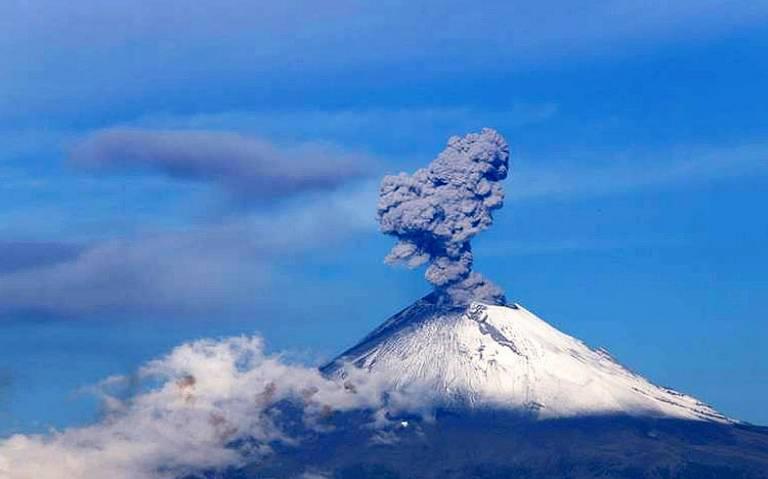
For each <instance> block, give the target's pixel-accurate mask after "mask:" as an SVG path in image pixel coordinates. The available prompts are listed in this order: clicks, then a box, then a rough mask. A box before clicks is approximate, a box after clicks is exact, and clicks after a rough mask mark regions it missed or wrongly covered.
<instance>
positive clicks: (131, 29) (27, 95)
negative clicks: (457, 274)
mask: <svg viewBox="0 0 768 479" xmlns="http://www.w3.org/2000/svg"><path fill="white" fill-rule="evenodd" d="M255 5H256V4H254V3H253V2H245V1H220V2H215V4H214V3H213V2H197V3H196V4H193V5H190V4H189V2H182V1H174V0H163V1H159V2H152V5H151V6H150V5H149V3H146V2H144V3H142V2H128V1H125V2H122V1H118V2H109V4H108V5H107V4H103V3H98V2H88V1H75V2H49V1H43V0H41V1H37V2H21V1H8V2H3V5H2V6H0V28H2V29H3V31H4V34H3V35H2V37H1V38H0V58H2V59H3V60H2V64H3V66H2V68H0V195H1V197H2V202H0V435H7V434H9V433H12V432H28V431H40V430H46V429H47V428H48V427H49V426H56V427H63V426H67V425H72V424H81V423H85V422H88V421H90V420H92V419H93V418H95V417H97V416H98V414H99V406H98V403H97V401H96V398H94V397H92V396H91V395H89V394H88V392H87V389H88V386H89V385H92V384H95V383H96V382H98V381H100V380H101V379H103V378H105V377H107V376H109V375H113V374H126V373H130V372H131V371H133V370H134V369H135V368H136V367H137V366H138V365H140V364H141V363H143V362H145V361H147V360H149V359H151V358H153V357H156V356H158V355H160V354H163V353H164V352H165V351H167V350H169V349H170V348H172V347H173V346H175V345H177V344H179V343H181V342H183V341H186V340H190V339H195V338H201V337H211V336H213V337H216V336H224V335H233V334H240V333H252V332H255V331H258V332H260V333H261V334H263V335H264V337H265V338H266V340H267V343H268V345H269V347H270V348H272V349H274V350H285V351H289V354H290V355H294V356H296V357H297V358H301V359H303V360H305V361H309V362H312V361H315V362H316V361H320V360H322V359H323V358H327V357H329V356H331V355H332V354H333V353H334V352H337V351H339V350H341V349H342V348H344V347H346V346H349V345H350V344H351V343H353V342H354V341H355V340H356V339H357V338H359V337H360V336H361V335H363V334H365V333H366V332H367V331H368V330H370V329H371V328H372V327H374V326H375V325H376V324H378V323H379V322H380V321H382V320H383V319H385V318H386V317H387V316H389V315H390V314H392V313H394V312H395V311H397V310H399V309H400V308H402V307H404V306H406V305H407V304H409V302H411V301H412V300H414V299H416V298H418V297H419V296H420V295H423V294H424V293H426V292H427V291H428V290H429V286H428V285H427V283H426V282H425V281H423V279H422V277H421V274H420V273H419V272H409V271H405V270H401V269H392V268H389V267H387V266H385V265H384V264H383V261H382V259H383V256H384V255H385V254H386V253H387V251H388V249H389V247H391V245H392V241H391V239H389V238H385V237H383V236H381V235H380V234H379V233H378V232H377V229H376V224H375V219H374V214H375V202H376V189H377V185H378V180H379V178H380V177H381V175H383V174H385V173H394V172H399V171H412V170H413V169H415V168H417V167H419V166H421V165H424V164H426V163H427V162H428V161H429V160H430V159H431V158H432V157H433V156H434V155H435V154H436V153H438V152H439V151H440V150H441V149H442V148H443V146H444V144H445V142H446V140H447V139H448V137H449V136H451V135H454V134H464V133H467V132H470V131H474V130H477V129H479V128H481V127H484V126H489V127H493V128H496V129H498V130H499V131H500V132H502V133H503V134H504V135H505V136H506V138H507V140H508V141H509V143H510V145H511V151H512V170H511V175H510V178H509V179H508V180H507V182H506V185H505V186H506V190H507V198H508V200H507V202H506V205H505V207H504V209H503V210H500V211H498V212H497V213H496V215H495V216H496V223H495V224H494V226H493V228H492V229H490V230H489V231H487V232H485V233H483V234H482V235H480V236H479V237H478V238H477V239H476V240H475V242H474V250H475V254H476V258H477V266H476V269H477V270H479V271H482V272H483V274H485V275H486V276H488V277H490V278H492V279H493V280H494V281H495V282H496V283H498V284H500V285H501V286H503V287H504V288H505V290H506V292H507V296H508V297H509V298H510V299H512V300H515V301H519V302H521V303H523V304H525V305H526V306H527V307H529V308H530V309H532V310H534V311H535V312H537V313H538V314H539V315H540V316H542V317H543V318H545V319H547V320H548V321H551V322H552V323H553V324H555V325H556V326H558V327H559V328H561V329H563V330H564V331H566V332H568V333H570V334H573V335H575V336H577V337H579V338H581V339H583V340H585V341H586V342H587V343H589V344H591V345H593V346H602V347H605V348H607V349H608V350H610V351H611V352H612V353H613V354H614V355H615V356H616V357H617V358H618V359H619V360H621V361H622V362H624V363H625V364H627V365H628V366H630V367H631V368H633V369H635V370H637V371H638V372H641V373H642V374H644V375H646V376H648V377H649V378H651V379H652V380H653V381H655V382H658V383H662V384H665V385H669V386H673V387H675V388H677V389H680V390H682V391H685V392H688V393H691V394H694V395H695V396H697V397H699V398H701V399H703V400H704V401H707V402H709V403H711V404H712V405H713V406H715V407H716V408H718V409H720V410H722V411H723V412H725V413H726V414H729V415H732V416H734V417H737V418H740V419H744V420H748V421H753V422H756V423H762V424H768V410H766V408H765V406H764V398H765V397H766V395H768V379H767V378H768V360H766V355H765V353H764V351H763V347H764V344H766V342H767V341H768V323H766V321H765V316H766V313H768V303H767V302H766V300H765V298H766V292H768V279H767V278H766V274H765V271H766V268H768V253H766V251H765V247H764V246H765V244H766V240H768V220H766V218H765V214H763V205H765V204H766V201H767V200H768V188H766V187H767V186H768V126H766V125H768V122H766V121H765V112H766V111H768V94H766V92H765V87H764V85H766V84H768V59H766V56H765V51H766V47H768V33H766V32H767V31H768V30H766V28H765V27H766V23H768V3H767V2H764V1H754V0H752V1H733V2H727V3H726V2H715V1H709V2H708V1H697V2H689V1H678V2H674V5H669V4H667V3H666V2H648V1H633V0H627V1H623V2H613V3H611V4H605V2H591V1H589V2H580V3H579V6H578V7H574V6H573V5H571V4H569V3H567V2H561V1H546V2H536V3H535V6H534V3H533V2H530V3H529V5H521V4H511V3H510V2H488V3H487V4H485V5H484V7H483V8H481V9H479V8H477V6H476V5H475V6H473V5H471V4H469V3H467V2H461V1H448V2H431V1H427V2H422V3H420V4H419V5H416V6H414V4H413V2H400V1H385V2H356V1H352V0H349V1H347V0H342V1H338V2H332V3H330V4H327V5H326V7H325V8H324V9H323V10H321V11H317V9H316V8H313V4H312V3H311V2H303V1H288V2H274V3H272V4H265V3H264V2H260V4H259V5H258V7H257V6H255ZM157 135H159V137H160V138H161V139H162V141H161V142H160V144H162V145H164V146H163V147H162V148H166V149H158V148H160V147H158V146H157V145H158V142H157V141H155V140H154V139H156V138H157V137H158V136H157ZM169 138H171V139H172V141H171V140H169ZM168 145H170V146H168ZM190 145H192V146H190ZM201 145H205V146H201ZM137 151H139V152H140V153H136V152H137ZM126 152H127V153H126ZM131 155H134V156H131ZM136 155H138V156H139V157H140V158H141V159H143V160H142V161H134V160H135V159H136V157H137V156H136ZM179 157H184V158H190V157H193V158H195V162H196V163H195V165H196V166H195V168H193V169H184V168H181V169H180V168H179V166H178V164H177V163H176V160H177V159H178V158H179ZM126 158H127V159H126ZM147 158H149V159H152V160H154V159H157V158H160V159H161V160H162V161H160V160H158V161H148V160H147ZM243 158H245V159H246V160H244V159H243ZM251 158H254V160H253V161H252V162H251V161H250V159H251ZM132 159H133V160H132Z"/></svg>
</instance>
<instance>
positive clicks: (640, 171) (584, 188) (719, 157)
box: [506, 143, 768, 201]
mask: <svg viewBox="0 0 768 479" xmlns="http://www.w3.org/2000/svg"><path fill="white" fill-rule="evenodd" d="M765 174H768V144H764V143H752V144H744V145H739V146H730V147H704V146H690V147H677V148H669V149H663V150H659V151H654V152H650V153H649V152H639V153H627V152H616V153H614V154H611V153H608V154H606V153H602V154H601V155H600V156H599V157H597V158H595V155H586V156H584V157H582V158H580V159H570V160H569V161H567V162H566V161H559V162H557V163H555V164H552V163H550V164H548V165H546V166H540V165H536V164H533V159H531V158H525V159H523V160H521V161H519V162H518V164H517V165H515V166H513V168H512V173H511V175H510V180H509V185H508V186H507V189H506V191H507V198H509V199H510V200H511V201H519V200H529V199H541V200H547V199H563V198H574V197H593V196H604V195H613V194H622V193H629V192H636V191H643V190H649V189H659V188H681V187H687V186H694V185H699V184H702V183H707V182H716V181H722V180H726V179H731V178H739V177H745V176H751V175H765Z"/></svg>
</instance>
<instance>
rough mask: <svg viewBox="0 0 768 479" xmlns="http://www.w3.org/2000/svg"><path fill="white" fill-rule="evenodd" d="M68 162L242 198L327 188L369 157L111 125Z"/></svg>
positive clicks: (357, 171)
mask: <svg viewBox="0 0 768 479" xmlns="http://www.w3.org/2000/svg"><path fill="white" fill-rule="evenodd" d="M70 158H71V161H72V162H73V163H74V164H75V165H77V166H80V167H83V168H87V169H91V170H93V171H102V172H131V171H139V172H140V171H144V172H158V173H161V174H164V175H168V176H170V177H173V178H178V179H183V180H196V181H210V182H214V183H216V184H218V185H220V186H221V187H223V188H225V189H227V190H229V191H231V192H233V193H235V194H236V195H238V196H240V197H243V198H247V199H258V200H271V199H276V198H281V197H285V196H290V195H293V194H297V193H302V192H306V191H317V190H328V189H333V188H337V187H339V186H340V185H342V184H344V183H347V182H349V181H350V180H353V179H359V178H361V177H363V176H364V175H365V174H366V173H367V172H368V170H369V168H370V161H369V159H368V158H367V157H365V156H364V155H361V154H353V153H349V152H344V151H342V150H340V149H339V148H336V147H333V146H331V145H323V144H309V143H307V144H302V145H298V146H290V147H278V146H275V145H273V144H271V143H269V142H267V141H265V140H262V139H259V138H255V137H250V136H243V135H240V134H237V133H227V132H216V131H204V130H197V131H194V130H165V131H152V130H145V129H137V128H115V129H109V130H103V131H98V132H96V133H94V134H92V135H91V136H89V137H87V138H86V139H84V140H83V141H81V142H80V143H78V144H77V145H76V146H75V147H74V148H73V149H72V151H71V156H70Z"/></svg>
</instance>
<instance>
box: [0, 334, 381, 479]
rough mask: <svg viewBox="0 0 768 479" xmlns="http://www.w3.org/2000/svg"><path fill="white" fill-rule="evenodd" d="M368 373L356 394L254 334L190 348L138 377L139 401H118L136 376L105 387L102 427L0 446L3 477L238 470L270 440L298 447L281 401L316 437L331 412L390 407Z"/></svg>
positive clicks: (129, 476) (164, 477)
mask: <svg viewBox="0 0 768 479" xmlns="http://www.w3.org/2000/svg"><path fill="white" fill-rule="evenodd" d="M368 376H369V375H363V374H361V375H359V377H357V376H354V375H353V376H352V377H351V378H350V379H349V381H352V382H354V384H355V387H354V388H350V387H345V385H344V384H341V383H338V382H334V381H330V380H328V379H325V378H324V377H323V376H322V375H321V374H320V373H319V371H318V370H317V369H314V368H305V367H301V366H296V365H290V364H287V363H286V362H285V361H283V360H282V359H281V358H280V357H279V356H270V355H266V354H265V353H264V348H263V344H262V341H261V340H260V339H259V338H255V337H236V338H230V339H224V340H210V339H206V340H200V341H196V342H193V343H187V344H183V345H181V346H179V347H177V348H175V349H174V350H173V351H172V352H171V353H170V354H168V355H167V356H165V357H163V358H161V359H158V360H155V361H152V362H150V363H148V364H147V365H146V366H144V367H143V368H142V369H141V370H140V371H139V373H138V375H137V379H138V381H139V384H140V386H139V388H140V392H139V393H138V394H136V395H133V396H131V397H128V398H126V399H121V398H119V397H117V396H115V395H112V394H110V391H113V390H115V388H116V386H119V385H120V383H121V382H123V381H128V378H110V379H108V380H107V381H105V382H104V383H103V384H102V387H101V390H102V391H104V399H105V404H106V406H107V413H106V416H105V417H104V418H103V419H102V420H101V421H100V422H99V423H97V424H94V425H91V426H88V427H82V428H72V429H67V430H64V431H60V432H52V433H50V434H47V435H15V436H12V437H10V438H8V439H6V440H4V441H0V477H3V478H7V479H91V478H97V477H103V478H110V479H170V478H174V477H177V476H178V475H182V474H185V473H190V472H192V471H200V470H207V469H220V468H225V467H228V466H237V465H240V464H242V463H244V462H245V461H254V460H257V459H258V458H259V457H263V456H264V455H267V454H270V453H271V448H270V443H282V444H284V445H300V438H298V437H294V436H291V435H289V434H288V433H287V432H286V431H285V430H284V429H283V428H282V427H281V422H280V418H281V415H280V414H278V413H277V409H276V408H277V407H278V406H277V405H278V403H281V401H286V400H287V401H291V402H292V403H294V404H296V405H299V406H300V408H301V409H300V410H301V411H302V412H301V414H302V415H303V416H302V417H303V421H304V424H305V426H306V427H307V428H310V429H312V430H317V431H321V430H322V429H323V426H322V425H323V422H324V420H325V419H324V418H327V417H328V415H329V414H330V413H331V412H334V411H347V410H350V409H361V408H370V409H379V408H382V407H385V405H384V403H383V400H382V395H381V388H380V386H379V385H378V384H377V383H375V382H373V380H372V379H371V378H369V377H368ZM379 417H380V418H383V415H379ZM385 423H386V421H383V422H382V423H381V424H385ZM235 441H241V442H240V444H239V446H238V447H233V442H235ZM307 477H312V476H311V475H310V476H307Z"/></svg>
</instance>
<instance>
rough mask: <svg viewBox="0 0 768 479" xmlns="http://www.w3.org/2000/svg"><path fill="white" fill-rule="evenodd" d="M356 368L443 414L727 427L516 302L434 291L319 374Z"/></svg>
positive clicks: (689, 400)
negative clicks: (507, 413) (446, 296)
mask: <svg viewBox="0 0 768 479" xmlns="http://www.w3.org/2000/svg"><path fill="white" fill-rule="evenodd" d="M345 365H347V367H348V365H352V366H353V367H355V368H360V369H363V370H365V371H367V372H368V373H370V374H372V375H376V376H379V377H380V380H381V382H383V383H384V384H385V387H386V388H387V389H388V390H392V391H408V390H419V391H424V392H425V393H426V394H430V395H432V396H434V397H433V398H432V399H433V400H434V401H436V402H437V403H438V404H440V405H443V406H445V407H461V406H466V407H471V408H500V409H508V410H512V411H516V412H518V413H525V414H528V415H531V416H533V417H535V418H539V419H552V418H562V417H574V416H584V415H607V414H625V415H629V416H652V417H673V418H679V419H691V420H703V421H713V422H719V423H727V422H730V420H729V419H728V418H726V417H725V416H723V415H722V414H720V413H718V412H717V411H715V410H714V409H712V408H711V407H709V406H707V405H706V404H704V403H702V402H700V401H698V400H696V399H695V398H692V397H690V396H687V395H685V394H681V393H679V392H677V391H674V390H672V389H667V388H662V387H659V386H655V385H653V384H651V383H650V382H649V381H647V380H646V379H644V378H643V377H641V376H639V375H637V374H634V373H632V372H631V371H629V370H628V369H627V368H625V367H623V366H621V365H620V364H619V363H618V362H616V361H615V360H614V359H613V357H611V355H610V354H609V353H608V352H607V351H605V350H603V349H591V348H589V347H588V346H586V345H585V344H584V343H583V342H581V341H579V340H577V339H575V338H573V337H571V336H568V335H567V334H564V333H562V332H560V331H558V330H557V329H555V328H553V327H552V326H550V325H549V324H548V323H546V322H545V321H543V320H541V319H540V318H538V317H537V316H536V315H535V314H533V313H531V312H530V311H528V310H527V309H525V308H524V307H523V306H521V305H519V304H513V305H511V306H501V305H487V304H483V303H478V302H475V303H471V304H469V305H467V306H464V307H461V306H452V305H451V304H450V303H449V302H448V303H447V304H446V303H444V302H443V301H441V297H440V295H439V294H438V293H433V294H431V295H429V296H427V297H425V298H423V299H421V300H420V301H417V302H416V303H414V304H413V305H412V306H410V307H409V308H407V309H405V310H404V311H402V312H400V313H399V314H397V315H395V316H393V317H392V318H391V319H389V320H388V321H386V322H385V323H384V324H383V325H382V326H381V327H379V328H378V329H376V330H375V331H373V332H372V333H371V334H370V335H368V336H367V337H366V338H365V339H363V340H362V341H361V342H360V343H359V344H357V345H356V346H354V347H353V348H351V349H349V350H348V351H346V352H345V353H343V354H341V355H340V356H339V357H338V358H336V359H335V360H334V361H333V362H332V363H331V364H329V365H327V366H325V367H324V368H323V372H324V373H326V374H329V375H332V376H337V377H339V378H342V379H343V378H344V377H345V375H346V372H345Z"/></svg>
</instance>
